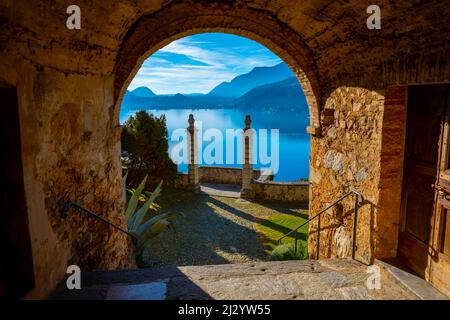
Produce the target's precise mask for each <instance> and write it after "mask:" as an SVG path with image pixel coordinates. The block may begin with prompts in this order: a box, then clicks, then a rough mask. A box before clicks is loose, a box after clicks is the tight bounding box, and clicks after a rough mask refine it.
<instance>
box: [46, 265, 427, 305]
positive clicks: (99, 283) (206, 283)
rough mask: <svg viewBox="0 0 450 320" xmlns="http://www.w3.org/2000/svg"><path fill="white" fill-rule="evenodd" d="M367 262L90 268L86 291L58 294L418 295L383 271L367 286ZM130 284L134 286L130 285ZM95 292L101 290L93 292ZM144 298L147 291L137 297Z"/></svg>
mask: <svg viewBox="0 0 450 320" xmlns="http://www.w3.org/2000/svg"><path fill="white" fill-rule="evenodd" d="M369 275H370V273H367V266H366V265H364V264H362V263H360V262H357V261H355V260H352V259H327V260H319V261H317V260H306V261H282V262H275V261H273V262H270V261H269V262H255V263H245V264H228V265H210V266H188V267H167V268H160V269H139V270H124V271H103V272H92V273H85V274H83V277H82V287H83V289H82V290H78V291H73V290H72V291H69V290H65V289H64V287H63V286H61V287H60V288H59V290H58V291H57V292H56V293H55V295H53V297H52V298H54V299H99V298H100V299H105V298H107V297H108V292H110V290H111V287H112V286H117V285H120V286H124V285H125V286H128V287H127V290H128V289H130V288H131V289H132V285H133V284H149V283H159V284H161V283H164V284H165V285H166V287H167V292H166V293H165V298H166V299H169V300H170V299H177V300H178V299H231V300H235V299H243V300H253V299H283V300H303V299H320V300H324V299H325V300H329V299H337V300H348V299H358V300H360V299H364V300H366V299H367V300H372V299H418V298H419V297H418V296H417V295H415V294H413V293H412V292H411V291H409V290H407V289H405V287H404V286H403V285H402V284H401V283H400V282H398V281H396V280H395V279H392V278H390V277H385V276H382V279H381V284H382V286H381V288H380V289H372V290H370V289H368V287H367V286H366V281H367V278H368V276H369ZM130 286H131V287H130ZM94 292H96V293H94ZM138 298H140V299H143V298H146V297H145V296H144V297H142V296H140V297H138Z"/></svg>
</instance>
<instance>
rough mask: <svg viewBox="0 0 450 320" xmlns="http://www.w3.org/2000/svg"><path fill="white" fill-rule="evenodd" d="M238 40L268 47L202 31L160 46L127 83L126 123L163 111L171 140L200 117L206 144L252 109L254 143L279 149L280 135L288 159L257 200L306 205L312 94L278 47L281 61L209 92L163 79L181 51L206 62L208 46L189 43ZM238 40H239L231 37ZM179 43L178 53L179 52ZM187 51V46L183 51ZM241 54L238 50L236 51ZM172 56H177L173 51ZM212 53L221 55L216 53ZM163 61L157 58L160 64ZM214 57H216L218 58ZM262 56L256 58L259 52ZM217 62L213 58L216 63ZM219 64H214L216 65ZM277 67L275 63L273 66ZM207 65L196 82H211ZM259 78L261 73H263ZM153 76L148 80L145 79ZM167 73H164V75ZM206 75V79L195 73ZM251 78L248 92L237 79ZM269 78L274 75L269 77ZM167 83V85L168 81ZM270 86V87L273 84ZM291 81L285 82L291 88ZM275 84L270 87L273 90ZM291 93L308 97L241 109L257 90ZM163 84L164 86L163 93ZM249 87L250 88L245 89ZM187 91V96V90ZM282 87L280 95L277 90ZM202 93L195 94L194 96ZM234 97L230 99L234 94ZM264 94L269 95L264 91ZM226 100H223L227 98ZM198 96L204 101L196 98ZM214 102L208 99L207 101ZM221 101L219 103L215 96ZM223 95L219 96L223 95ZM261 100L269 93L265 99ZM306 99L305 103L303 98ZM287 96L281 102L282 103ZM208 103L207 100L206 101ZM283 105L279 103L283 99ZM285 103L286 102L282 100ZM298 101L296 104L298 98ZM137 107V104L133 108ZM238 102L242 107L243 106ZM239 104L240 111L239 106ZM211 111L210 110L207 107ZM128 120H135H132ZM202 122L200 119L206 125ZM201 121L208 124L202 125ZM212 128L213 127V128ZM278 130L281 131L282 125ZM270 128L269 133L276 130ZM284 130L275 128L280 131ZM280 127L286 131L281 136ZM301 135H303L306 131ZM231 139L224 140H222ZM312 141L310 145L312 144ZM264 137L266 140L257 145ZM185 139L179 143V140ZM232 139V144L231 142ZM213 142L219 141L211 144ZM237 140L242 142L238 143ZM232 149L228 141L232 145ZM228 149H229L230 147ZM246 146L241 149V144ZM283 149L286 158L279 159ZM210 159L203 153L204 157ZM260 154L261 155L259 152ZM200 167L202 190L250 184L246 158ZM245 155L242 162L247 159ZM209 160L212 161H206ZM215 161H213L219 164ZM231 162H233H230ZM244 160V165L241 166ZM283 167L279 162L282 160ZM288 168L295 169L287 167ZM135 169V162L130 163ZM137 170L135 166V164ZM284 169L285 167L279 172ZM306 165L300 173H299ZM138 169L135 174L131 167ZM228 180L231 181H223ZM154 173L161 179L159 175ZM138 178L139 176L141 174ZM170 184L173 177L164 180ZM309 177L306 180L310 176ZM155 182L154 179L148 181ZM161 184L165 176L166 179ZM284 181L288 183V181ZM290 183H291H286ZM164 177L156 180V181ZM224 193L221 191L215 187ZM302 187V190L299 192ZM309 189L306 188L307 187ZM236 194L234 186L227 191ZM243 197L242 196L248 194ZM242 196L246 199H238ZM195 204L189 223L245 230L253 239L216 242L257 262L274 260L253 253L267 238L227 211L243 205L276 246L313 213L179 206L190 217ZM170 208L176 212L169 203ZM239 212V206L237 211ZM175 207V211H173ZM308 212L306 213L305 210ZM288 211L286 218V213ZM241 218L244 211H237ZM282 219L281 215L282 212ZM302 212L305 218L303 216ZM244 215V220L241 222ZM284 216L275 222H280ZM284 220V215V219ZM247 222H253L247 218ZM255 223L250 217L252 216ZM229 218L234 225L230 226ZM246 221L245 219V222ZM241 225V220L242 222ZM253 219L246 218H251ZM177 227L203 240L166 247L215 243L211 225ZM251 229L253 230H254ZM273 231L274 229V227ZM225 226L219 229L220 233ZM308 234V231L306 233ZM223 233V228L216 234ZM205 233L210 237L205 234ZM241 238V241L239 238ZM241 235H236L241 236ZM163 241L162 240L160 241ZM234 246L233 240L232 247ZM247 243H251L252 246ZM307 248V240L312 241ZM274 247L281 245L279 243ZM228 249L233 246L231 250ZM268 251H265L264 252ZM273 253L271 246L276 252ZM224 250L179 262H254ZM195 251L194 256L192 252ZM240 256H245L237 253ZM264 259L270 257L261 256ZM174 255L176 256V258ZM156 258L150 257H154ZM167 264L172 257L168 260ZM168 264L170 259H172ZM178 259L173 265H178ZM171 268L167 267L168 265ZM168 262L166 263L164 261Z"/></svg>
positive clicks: (261, 186)
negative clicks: (260, 214) (270, 214)
mask: <svg viewBox="0 0 450 320" xmlns="http://www.w3.org/2000/svg"><path fill="white" fill-rule="evenodd" d="M226 36H228V37H231V38H233V39H235V41H238V40H237V39H240V40H239V41H241V42H244V41H248V42H249V43H252V46H255V47H258V48H259V49H263V47H262V46H261V45H260V44H257V43H256V42H254V41H251V40H249V39H246V38H243V37H240V36H236V35H230V34H224V33H220V34H219V33H197V34H196V35H193V36H188V37H184V38H180V39H178V40H175V41H174V42H172V43H171V44H169V45H167V46H166V47H164V48H163V49H161V50H160V51H157V52H156V53H155V54H154V55H152V56H151V57H149V58H148V59H146V60H145V62H144V64H143V65H142V69H141V71H139V72H138V73H137V75H136V78H135V79H134V80H133V81H132V82H131V84H130V86H129V87H128V88H127V91H126V94H125V96H124V99H123V100H122V109H121V110H122V111H123V113H122V114H121V117H120V118H121V121H120V122H121V124H124V122H125V121H126V120H127V118H128V116H130V115H133V114H135V113H136V112H139V110H140V108H142V109H143V110H145V111H147V112H148V113H150V114H152V115H156V116H161V115H164V116H165V117H166V119H167V124H168V133H169V137H168V138H169V141H170V138H171V136H172V134H173V131H174V130H180V131H185V129H186V126H187V124H188V121H187V120H188V116H189V114H193V115H194V117H195V119H196V120H197V121H196V122H195V125H196V128H197V129H200V138H199V139H198V140H199V141H203V140H202V139H201V138H202V137H203V132H205V135H206V134H207V131H208V130H216V131H219V132H220V133H221V134H222V135H221V137H223V136H225V135H226V131H227V130H237V129H242V128H243V126H244V119H245V118H246V114H250V115H251V118H252V124H251V127H252V129H256V131H257V132H256V134H255V135H254V140H253V141H254V146H256V145H258V149H259V150H261V146H262V143H263V142H264V143H265V142H267V140H268V138H269V139H270V143H269V144H271V147H273V143H272V141H273V140H275V139H277V138H278V137H280V141H276V144H277V145H279V147H280V149H281V150H280V151H281V152H279V149H278V146H277V151H276V152H277V158H279V159H280V163H279V167H280V168H278V167H277V168H276V169H275V170H276V172H273V173H274V174H275V180H276V183H271V182H270V181H269V180H268V182H264V183H263V182H261V181H260V182H258V183H257V184H256V183H255V184H254V194H253V195H252V197H253V198H255V199H257V200H260V201H261V200H262V201H270V200H277V201H281V202H291V203H292V202H297V204H298V202H303V203H304V202H305V200H307V196H305V194H307V193H308V191H307V190H308V187H309V186H308V182H307V181H308V169H309V136H307V134H306V130H305V129H306V127H307V126H308V121H309V115H308V112H309V110H308V106H307V103H306V101H305V97H304V96H303V94H302V92H301V89H300V86H299V84H298V79H297V78H296V75H295V74H294V73H293V71H292V69H290V68H289V66H288V65H287V64H285V63H284V62H282V60H281V59H280V58H279V57H277V56H276V55H274V54H273V53H272V52H270V51H269V50H267V48H264V49H265V50H267V52H270V54H271V55H272V56H273V57H276V59H275V60H274V61H275V62H273V63H274V65H270V66H260V67H259V68H252V67H248V68H244V69H245V70H247V71H246V72H245V73H244V74H238V75H236V76H235V77H234V78H233V79H231V81H229V82H228V81H227V80H228V79H227V80H226V79H221V81H220V82H219V83H217V84H216V85H210V87H209V88H208V89H207V91H205V92H201V90H200V89H201V86H200V84H198V86H199V87H200V88H199V89H198V87H196V86H193V85H191V84H190V83H189V82H187V83H186V85H188V86H192V87H193V88H194V89H191V91H186V88H184V87H180V86H179V84H178V83H175V81H176V79H175V80H174V79H171V78H170V77H169V79H167V78H168V77H167V76H163V75H164V74H167V73H170V72H172V73H173V72H174V71H173V69H170V68H168V69H167V68H166V69H164V67H163V66H164V61H167V60H165V59H170V57H171V58H172V59H173V58H174V57H173V55H178V56H177V59H180V57H179V56H180V55H183V56H184V57H183V59H184V60H183V61H184V63H187V62H186V61H187V60H189V59H190V60H191V62H190V63H192V62H195V63H196V64H198V63H199V61H200V62H201V61H202V56H201V55H200V56H196V55H195V54H192V52H197V51H201V50H202V48H200V47H195V46H194V47H193V46H189V45H188V44H190V43H192V42H198V43H203V44H204V43H208V42H207V40H208V39H209V40H211V38H214V37H222V38H221V39H222V41H225V40H224V39H223V37H226ZM227 40H231V39H227ZM240 45H242V46H244V43H240ZM177 48H178V50H177ZM181 48H183V50H184V51H183V50H182V49H181ZM235 50H236V51H237V49H235ZM185 51H187V52H191V54H190V55H185V54H182V52H185ZM169 53H170V54H172V56H171V55H170V54H169ZM209 53H210V54H211V55H213V54H214V53H213V52H211V51H209ZM153 60H155V61H153ZM210 60H214V59H213V58H212V57H211V58H210ZM255 60H256V57H255ZM210 63H211V61H210ZM241 63H242V62H241V60H239V62H235V64H236V65H239V64H241ZM213 64H214V63H213ZM269 64H270V63H269ZM199 67H200V66H198V65H197V66H196V69H195V70H194V71H191V70H189V71H184V72H191V73H190V74H189V75H190V77H193V78H194V82H195V83H201V82H202V81H203V79H202V77H205V75H204V74H202V73H200V75H197V74H196V71H197V73H198V70H199ZM153 69H155V70H156V71H155V73H156V74H155V75H152V70H153ZM182 72H183V71H179V70H177V73H176V76H178V75H180V76H181V73H182ZM256 74H257V75H258V77H256V76H255V75H256ZM144 75H145V76H147V80H146V78H145V77H144ZM158 75H159V76H158ZM195 77H198V78H195ZM245 77H248V78H252V79H253V78H254V79H257V80H254V82H255V83H253V84H249V85H248V86H249V87H248V88H246V89H245V90H244V89H243V87H245V85H246V84H244V83H241V84H240V86H239V85H236V83H237V82H238V81H239V80H238V79H243V78H245ZM265 77H267V79H262V78H265ZM163 80H164V81H165V82H167V83H168V84H170V88H169V89H170V90H169V91H167V90H168V88H166V87H165V86H164V85H161V82H164V81H163ZM222 85H229V86H233V85H234V87H233V92H229V91H226V90H222V91H223V92H221V93H218V92H219V91H221V89H222V88H224V87H223V86H222ZM166 86H167V84H166ZM267 86H269V87H268V88H267ZM283 86H284V87H283ZM266 88H267V89H266ZM283 88H284V89H285V90H287V94H289V92H291V93H293V91H289V90H292V88H293V90H294V92H295V93H297V92H298V93H299V94H298V96H301V98H300V99H298V97H297V96H296V98H297V100H295V99H294V101H293V102H294V104H295V102H296V101H297V102H298V104H296V105H284V106H283V105H275V106H272V107H271V106H270V103H269V104H263V103H259V104H258V105H259V107H260V109H259V110H258V109H257V108H254V105H253V108H252V107H251V106H247V105H246V106H245V107H247V108H248V109H245V110H239V108H242V107H243V106H244V105H245V99H244V100H242V99H243V98H244V97H248V95H249V94H250V95H251V94H252V93H256V92H261V90H271V92H272V93H275V94H278V95H282V94H283V93H282V92H279V91H277V90H278V89H281V90H283ZM155 89H156V90H155ZM241 91H242V92H241ZM180 92H181V93H180ZM199 92H201V95H200V96H199V95H198V94H199ZM276 92H278V93H276ZM193 94H195V95H193ZM227 94H228V96H227ZM263 97H264V95H263ZM220 98H221V99H222V100H220ZM196 99H197V100H196ZM205 99H206V100H205ZM214 99H216V100H214ZM217 99H219V100H220V101H219V100H217ZM260 99H261V98H260ZM300 100H301V101H300ZM279 101H281V99H280V100H279ZM215 102H218V105H217V106H220V105H222V107H221V108H219V109H217V106H216V107H214V106H213V105H214V103H215ZM257 102H260V101H253V104H254V103H257ZM183 103H186V104H188V103H189V104H188V105H184V106H183ZM202 103H204V105H202ZM275 103H277V102H275ZM278 103H280V102H278ZM281 103H288V101H281ZM291 103H292V101H291ZM133 104H135V105H133ZM237 104H238V105H237ZM192 105H195V107H192ZM233 106H234V108H233ZM203 111H205V112H203ZM127 122H128V121H127ZM199 123H200V124H199ZM199 126H200V127H199ZM211 126H212V127H211ZM275 128H276V129H275ZM125 129H126V130H128V123H125ZM268 129H269V130H268ZM271 129H272V130H274V131H277V132H276V133H275V132H272V130H271ZM261 131H265V133H267V131H270V133H269V135H271V137H267V136H264V137H263V135H262V133H261ZM278 132H279V135H278ZM275 134H276V137H277V138H274V137H273V136H274V135H275ZM299 134H300V135H301V138H300V136H299ZM220 140H221V141H223V139H220ZM303 140H305V141H306V142H307V143H304V141H303ZM256 141H258V142H256ZM177 142H178V141H177ZM227 142H228V141H227ZM209 144H210V143H209V142H206V143H205V145H203V147H204V148H202V149H205V151H206V148H207V147H208V145H209ZM211 144H212V143H211ZM233 144H234V142H233ZM199 146H200V147H202V142H199ZM227 146H228V145H227ZM227 146H226V147H227ZM226 147H225V150H226V153H227V155H228V149H227V148H226ZM233 149H234V152H233V155H235V154H236V153H237V152H236V151H237V150H236V148H234V147H233ZM237 149H239V147H237ZM265 153H266V155H268V153H267V152H265ZM278 154H279V156H278ZM227 155H225V157H223V156H222V158H221V160H222V161H223V160H224V158H228V157H227ZM260 155H261V153H260V152H258V160H261V159H260ZM270 155H271V156H273V149H272V148H271V150H270ZM202 156H203V157H202ZM255 158H256V157H255ZM199 159H200V162H199V169H201V170H200V172H201V174H200V176H201V179H200V182H201V187H202V188H203V187H204V186H206V184H208V186H207V187H208V189H209V192H211V189H214V187H217V184H221V185H222V186H223V185H225V184H226V185H228V186H230V185H234V184H236V186H237V187H238V188H237V189H238V190H241V186H242V188H244V186H243V182H241V181H242V177H243V176H244V171H243V169H242V162H241V163H240V165H238V163H233V162H231V163H228V162H227V163H226V164H225V163H224V162H219V163H214V164H212V163H208V162H206V163H205V162H202V161H207V159H205V154H204V153H202V152H200V155H199ZM241 159H242V155H241ZM239 160H240V159H239ZM184 165H185V167H188V166H187V165H186V164H184ZM205 165H206V166H205ZM208 165H213V166H212V167H210V166H208ZM223 165H225V166H228V168H226V167H223ZM230 165H231V166H230ZM233 165H238V166H233ZM260 165H261V163H260V162H258V161H255V167H254V169H256V170H254V171H253V169H252V174H253V172H254V173H256V174H258V173H257V171H259V170H260V169H263V168H262V167H261V168H260ZM277 166H278V164H277ZM286 167H288V168H286ZM129 168H130V167H129ZM130 169H133V167H131V168H130ZM278 169H280V171H278ZM298 169H300V170H298ZM235 170H239V172H240V170H242V173H241V174H240V176H241V178H239V177H238V176H239V173H237V171H235ZM128 172H132V171H128ZM222 177H223V179H222ZM234 177H237V178H236V179H233V178H234ZM152 178H153V177H152ZM300 179H302V180H303V181H302V184H296V183H295V182H297V181H298V180H300ZM134 180H136V179H134ZM164 180H165V181H167V179H164ZM231 180H233V181H237V182H235V183H231V182H230V181H231ZM305 180H306V181H305ZM147 181H148V180H147ZM158 181H159V178H158ZM280 181H281V182H280ZM284 181H286V183H284ZM157 183H158V182H157V181H156V184H157ZM211 183H212V184H214V186H211ZM202 188H201V191H204V192H205V193H208V192H207V191H205V189H202ZM217 190H220V189H216V190H215V191H217ZM295 190H297V191H295ZM300 190H301V191H300ZM227 191H229V189H228V190H227ZM208 194H209V195H216V196H219V197H220V196H224V194H223V193H208ZM241 194H242V193H241ZM227 196H228V197H231V195H230V192H229V193H227ZM237 197H239V196H237ZM169 205H170V209H173V207H174V206H172V205H173V204H169ZM190 207H194V208H195V207H197V210H198V212H196V213H194V214H192V217H189V218H188V220H189V221H190V224H194V225H200V226H201V225H206V223H203V224H202V223H192V221H194V219H197V220H195V221H198V216H199V215H204V217H205V220H206V221H216V222H217V225H218V226H219V225H222V224H223V226H224V229H226V226H228V227H229V232H227V234H232V231H231V230H234V231H235V232H236V233H240V234H247V236H248V239H250V240H248V241H247V242H245V241H240V243H234V242H232V241H230V242H227V243H222V242H220V240H221V239H215V238H214V237H212V238H214V239H215V242H216V241H219V243H220V246H221V248H222V249H223V247H226V248H228V247H230V248H233V249H230V250H231V251H233V250H235V251H236V252H237V253H239V254H243V255H245V254H248V255H249V256H252V258H255V259H264V258H268V257H269V256H264V254H261V255H260V256H258V257H257V256H256V255H252V253H250V252H247V251H246V250H245V247H251V246H252V245H256V246H258V244H259V242H258V240H257V238H256V236H257V233H256V232H254V231H247V232H246V230H245V229H246V228H244V230H243V229H242V228H241V227H236V224H234V223H229V222H228V220H229V219H228V218H229V216H227V214H228V213H231V214H233V212H237V211H239V210H242V211H243V216H247V217H248V218H249V219H250V220H252V221H253V222H255V224H256V225H261V226H262V227H261V229H262V230H263V232H265V231H267V232H268V233H270V235H271V236H272V237H273V238H274V239H272V240H274V241H272V242H273V243H271V244H274V245H275V242H276V241H275V240H277V239H278V238H280V237H281V236H283V235H284V233H286V232H288V231H291V230H292V229H290V228H292V227H297V226H299V225H301V224H302V222H304V219H305V216H307V207H305V206H298V207H295V205H294V206H286V207H283V206H279V207H276V208H277V209H274V207H271V205H269V206H264V205H260V206H259V209H262V210H264V208H267V211H270V212H273V217H268V218H261V217H258V216H257V215H258V213H257V209H255V210H253V211H252V209H249V210H248V212H247V209H245V208H240V209H236V208H235V207H234V204H233V203H227V201H226V200H223V201H220V199H219V200H218V199H214V198H213V197H211V198H210V199H208V200H207V201H204V200H202V201H199V200H197V199H194V200H190V202H189V205H186V206H185V207H184V208H180V206H176V209H175V210H180V211H183V209H184V210H186V211H187V213H186V212H183V213H184V214H185V215H186V216H189V215H190V214H191V212H190V211H189V209H190ZM287 208H289V209H293V210H290V212H291V213H293V212H294V210H297V211H298V215H296V214H289V213H286V212H288V211H289V210H288V209H287ZM165 210H168V209H167V208H165ZM236 210H237V211H236ZM169 211H172V210H169ZM300 211H301V212H300ZM221 213H223V214H224V216H221ZM277 213H280V215H279V216H277ZM283 214H284V215H283ZM237 216H239V214H237ZM275 216H276V217H275ZM299 216H301V218H299ZM239 218H241V219H242V216H241V217H238V219H239ZM271 219H272V220H274V221H276V222H273V221H272V220H271ZM283 219H284V220H283ZM242 220H245V218H243V219H242ZM247 220H248V219H247ZM227 222H228V223H227ZM243 223H244V222H243ZM277 223H281V225H280V227H279V228H278V230H275V231H274V230H272V229H273V228H272V227H273V226H274V225H276V224H277ZM283 223H285V224H287V225H286V226H284V225H283ZM238 224H239V223H238ZM244 224H245V223H244ZM177 229H181V230H184V232H185V233H186V234H196V235H198V236H199V237H200V238H201V239H195V240H192V239H188V238H183V237H181V238H180V239H175V238H174V237H167V238H168V239H170V240H167V239H166V241H163V240H162V241H161V245H162V246H165V245H166V244H167V243H176V242H178V243H190V242H193V241H196V242H199V243H200V244H204V243H205V242H208V240H207V239H212V238H211V237H208V234H209V235H211V232H209V231H210V230H202V229H195V230H193V229H192V226H186V224H179V225H177ZM211 229H214V226H212V227H211ZM250 229H251V228H250ZM269 229H270V230H269ZM218 231H219V230H218ZM303 232H305V230H303ZM214 234H215V232H214ZM202 235H204V237H202ZM301 236H302V240H303V241H306V240H307V235H306V234H305V233H304V234H302V235H301ZM236 239H238V238H237V237H236ZM233 240H234V239H233ZM157 241H158V240H157ZM230 243H231V244H230ZM245 243H247V245H245ZM305 247H306V245H305ZM158 249H159V248H158V246H155V247H154V248H152V250H149V251H151V252H153V253H154V252H160V254H161V255H164V254H165V253H167V252H175V251H182V250H181V249H180V250H176V249H174V248H170V247H167V248H166V247H165V250H162V252H161V251H160V250H158ZM208 249H210V248H206V247H205V248H204V249H203V250H201V251H202V252H208V251H211V252H213V250H208ZM272 250H273V248H272ZM225 251H226V250H225ZM261 252H263V250H261ZM270 252H271V251H270ZM220 254H222V251H221V252H219V253H217V252H213V253H212V254H211V256H213V257H215V258H214V259H215V260H211V261H210V260H202V259H203V257H199V258H198V259H197V260H196V259H193V260H189V261H187V262H186V261H184V260H183V259H182V258H180V260H178V261H182V262H181V263H186V264H208V263H224V262H225V261H233V262H244V261H246V260H233V259H234V258H230V260H228V259H224V260H221V259H220V258H219V256H220ZM192 255H193V254H192V253H191V254H190V256H192ZM224 255H225V256H227V257H231V256H233V252H231V253H230V252H228V253H224ZM236 255H238V254H236ZM261 256H263V257H261ZM171 258H172V257H171ZM146 259H148V258H146ZM165 262H167V261H165ZM167 263H168V262H167ZM172 263H173V262H172ZM162 265H165V264H162ZM159 266H161V265H159Z"/></svg>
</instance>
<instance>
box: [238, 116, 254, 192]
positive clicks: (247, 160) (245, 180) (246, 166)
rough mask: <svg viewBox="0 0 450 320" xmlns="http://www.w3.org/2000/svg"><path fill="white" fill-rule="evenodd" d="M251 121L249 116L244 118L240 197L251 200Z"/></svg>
mask: <svg viewBox="0 0 450 320" xmlns="http://www.w3.org/2000/svg"><path fill="white" fill-rule="evenodd" d="M251 124H252V120H251V118H250V115H246V116H245V128H244V134H243V135H242V138H243V142H242V146H243V149H244V150H243V154H242V156H243V166H242V188H241V197H242V198H251V197H252V180H253V161H252V151H253V130H250V129H251Z"/></svg>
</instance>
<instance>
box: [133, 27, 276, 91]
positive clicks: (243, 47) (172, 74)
mask: <svg viewBox="0 0 450 320" xmlns="http://www.w3.org/2000/svg"><path fill="white" fill-rule="evenodd" d="M280 62H282V60H281V59H280V58H278V56H277V55H275V54H274V53H273V52H271V51H270V50H269V49H267V48H266V47H264V46H262V45H260V44H259V43H257V42H255V41H253V40H250V39H247V38H243V37H239V36H235V35H231V34H224V33H202V34H196V35H193V36H189V37H185V38H181V39H179V40H176V41H174V42H172V43H170V44H169V45H167V46H165V47H164V48H162V49H160V50H158V51H157V52H155V53H154V54H153V55H152V56H150V57H149V58H148V59H147V60H145V61H144V63H143V64H142V66H141V68H140V69H139V71H138V73H137V74H136V76H135V78H134V79H133V81H132V82H131V83H130V86H129V87H128V90H134V89H135V88H137V87H141V86H146V87H148V88H150V89H151V90H153V92H155V93H156V94H173V93H208V92H209V91H210V90H212V89H213V88H214V87H215V86H217V85H218V84H220V83H221V82H223V81H230V80H231V79H233V78H234V77H236V76H238V75H240V74H243V73H247V72H249V71H250V70H252V69H253V68H254V67H261V66H273V65H276V64H278V63H280Z"/></svg>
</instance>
